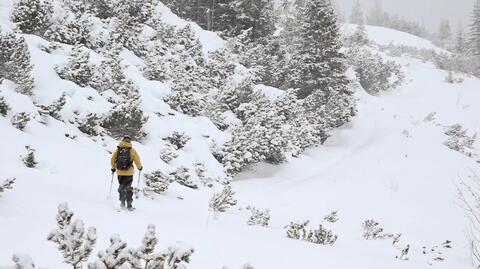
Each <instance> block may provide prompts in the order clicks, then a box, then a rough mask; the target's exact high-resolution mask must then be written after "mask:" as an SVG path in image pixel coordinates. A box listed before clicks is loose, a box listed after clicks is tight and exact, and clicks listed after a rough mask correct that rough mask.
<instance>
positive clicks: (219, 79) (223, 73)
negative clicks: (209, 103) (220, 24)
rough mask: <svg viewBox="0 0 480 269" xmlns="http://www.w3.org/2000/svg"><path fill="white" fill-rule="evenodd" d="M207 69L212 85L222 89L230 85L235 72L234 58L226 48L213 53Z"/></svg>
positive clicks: (209, 58)
mask: <svg viewBox="0 0 480 269" xmlns="http://www.w3.org/2000/svg"><path fill="white" fill-rule="evenodd" d="M206 69H207V77H208V79H209V80H211V81H210V85H211V86H212V87H215V88H217V89H220V88H222V87H224V86H225V85H226V84H227V83H229V81H230V78H231V77H232V76H233V74H234V72H235V59H234V56H233V55H232V54H231V52H230V51H229V50H228V49H227V48H226V47H223V48H221V49H219V50H216V51H214V52H211V53H210V55H209V57H208V62H207V65H206Z"/></svg>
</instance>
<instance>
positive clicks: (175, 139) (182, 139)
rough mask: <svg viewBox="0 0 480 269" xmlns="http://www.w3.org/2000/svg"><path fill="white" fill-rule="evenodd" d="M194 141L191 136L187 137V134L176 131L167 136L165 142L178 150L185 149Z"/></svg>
mask: <svg viewBox="0 0 480 269" xmlns="http://www.w3.org/2000/svg"><path fill="white" fill-rule="evenodd" d="M190 139H192V138H191V137H190V136H188V135H186V134H185V133H183V132H182V133H180V132H177V131H174V132H173V133H172V134H171V135H169V136H167V137H166V138H164V140H167V141H168V142H170V144H172V145H173V146H175V147H176V149H182V148H183V147H185V145H186V144H187V143H188V141H190Z"/></svg>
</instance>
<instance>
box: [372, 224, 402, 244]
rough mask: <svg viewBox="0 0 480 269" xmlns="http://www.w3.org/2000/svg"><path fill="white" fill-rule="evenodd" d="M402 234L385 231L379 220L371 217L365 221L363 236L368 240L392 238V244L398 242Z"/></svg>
mask: <svg viewBox="0 0 480 269" xmlns="http://www.w3.org/2000/svg"><path fill="white" fill-rule="evenodd" d="M401 236H402V234H392V233H385V232H384V231H383V228H382V227H381V226H380V224H379V223H378V222H376V221H375V220H373V219H369V220H366V221H364V222H363V238H365V239H366V240H377V239H387V238H389V239H392V244H396V243H397V242H398V241H399V240H400V237H401Z"/></svg>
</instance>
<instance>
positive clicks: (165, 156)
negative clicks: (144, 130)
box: [160, 146, 178, 163]
mask: <svg viewBox="0 0 480 269" xmlns="http://www.w3.org/2000/svg"><path fill="white" fill-rule="evenodd" d="M177 157H178V153H177V151H176V149H174V148H173V146H169V147H166V148H164V149H162V150H161V151H160V159H161V160H162V161H164V162H166V163H169V162H171V161H173V160H174V159H176V158H177Z"/></svg>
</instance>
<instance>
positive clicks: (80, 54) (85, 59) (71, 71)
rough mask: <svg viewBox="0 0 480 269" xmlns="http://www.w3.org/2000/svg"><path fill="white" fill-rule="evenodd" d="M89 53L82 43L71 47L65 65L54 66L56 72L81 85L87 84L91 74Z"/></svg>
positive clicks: (63, 77)
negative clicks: (70, 52)
mask: <svg viewBox="0 0 480 269" xmlns="http://www.w3.org/2000/svg"><path fill="white" fill-rule="evenodd" d="M89 59H90V53H89V52H88V51H87V50H86V48H85V47H84V46H83V45H77V46H75V47H73V49H72V54H71V55H70V59H69V60H68V63H67V64H66V65H65V66H62V67H56V68H55V70H56V71H57V74H58V75H59V76H60V77H61V78H62V79H66V80H70V81H72V82H74V83H76V84H78V85H80V86H82V87H85V86H87V85H88V84H89V82H90V79H91V78H92V75H93V70H92V66H91V65H90V64H89Z"/></svg>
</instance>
